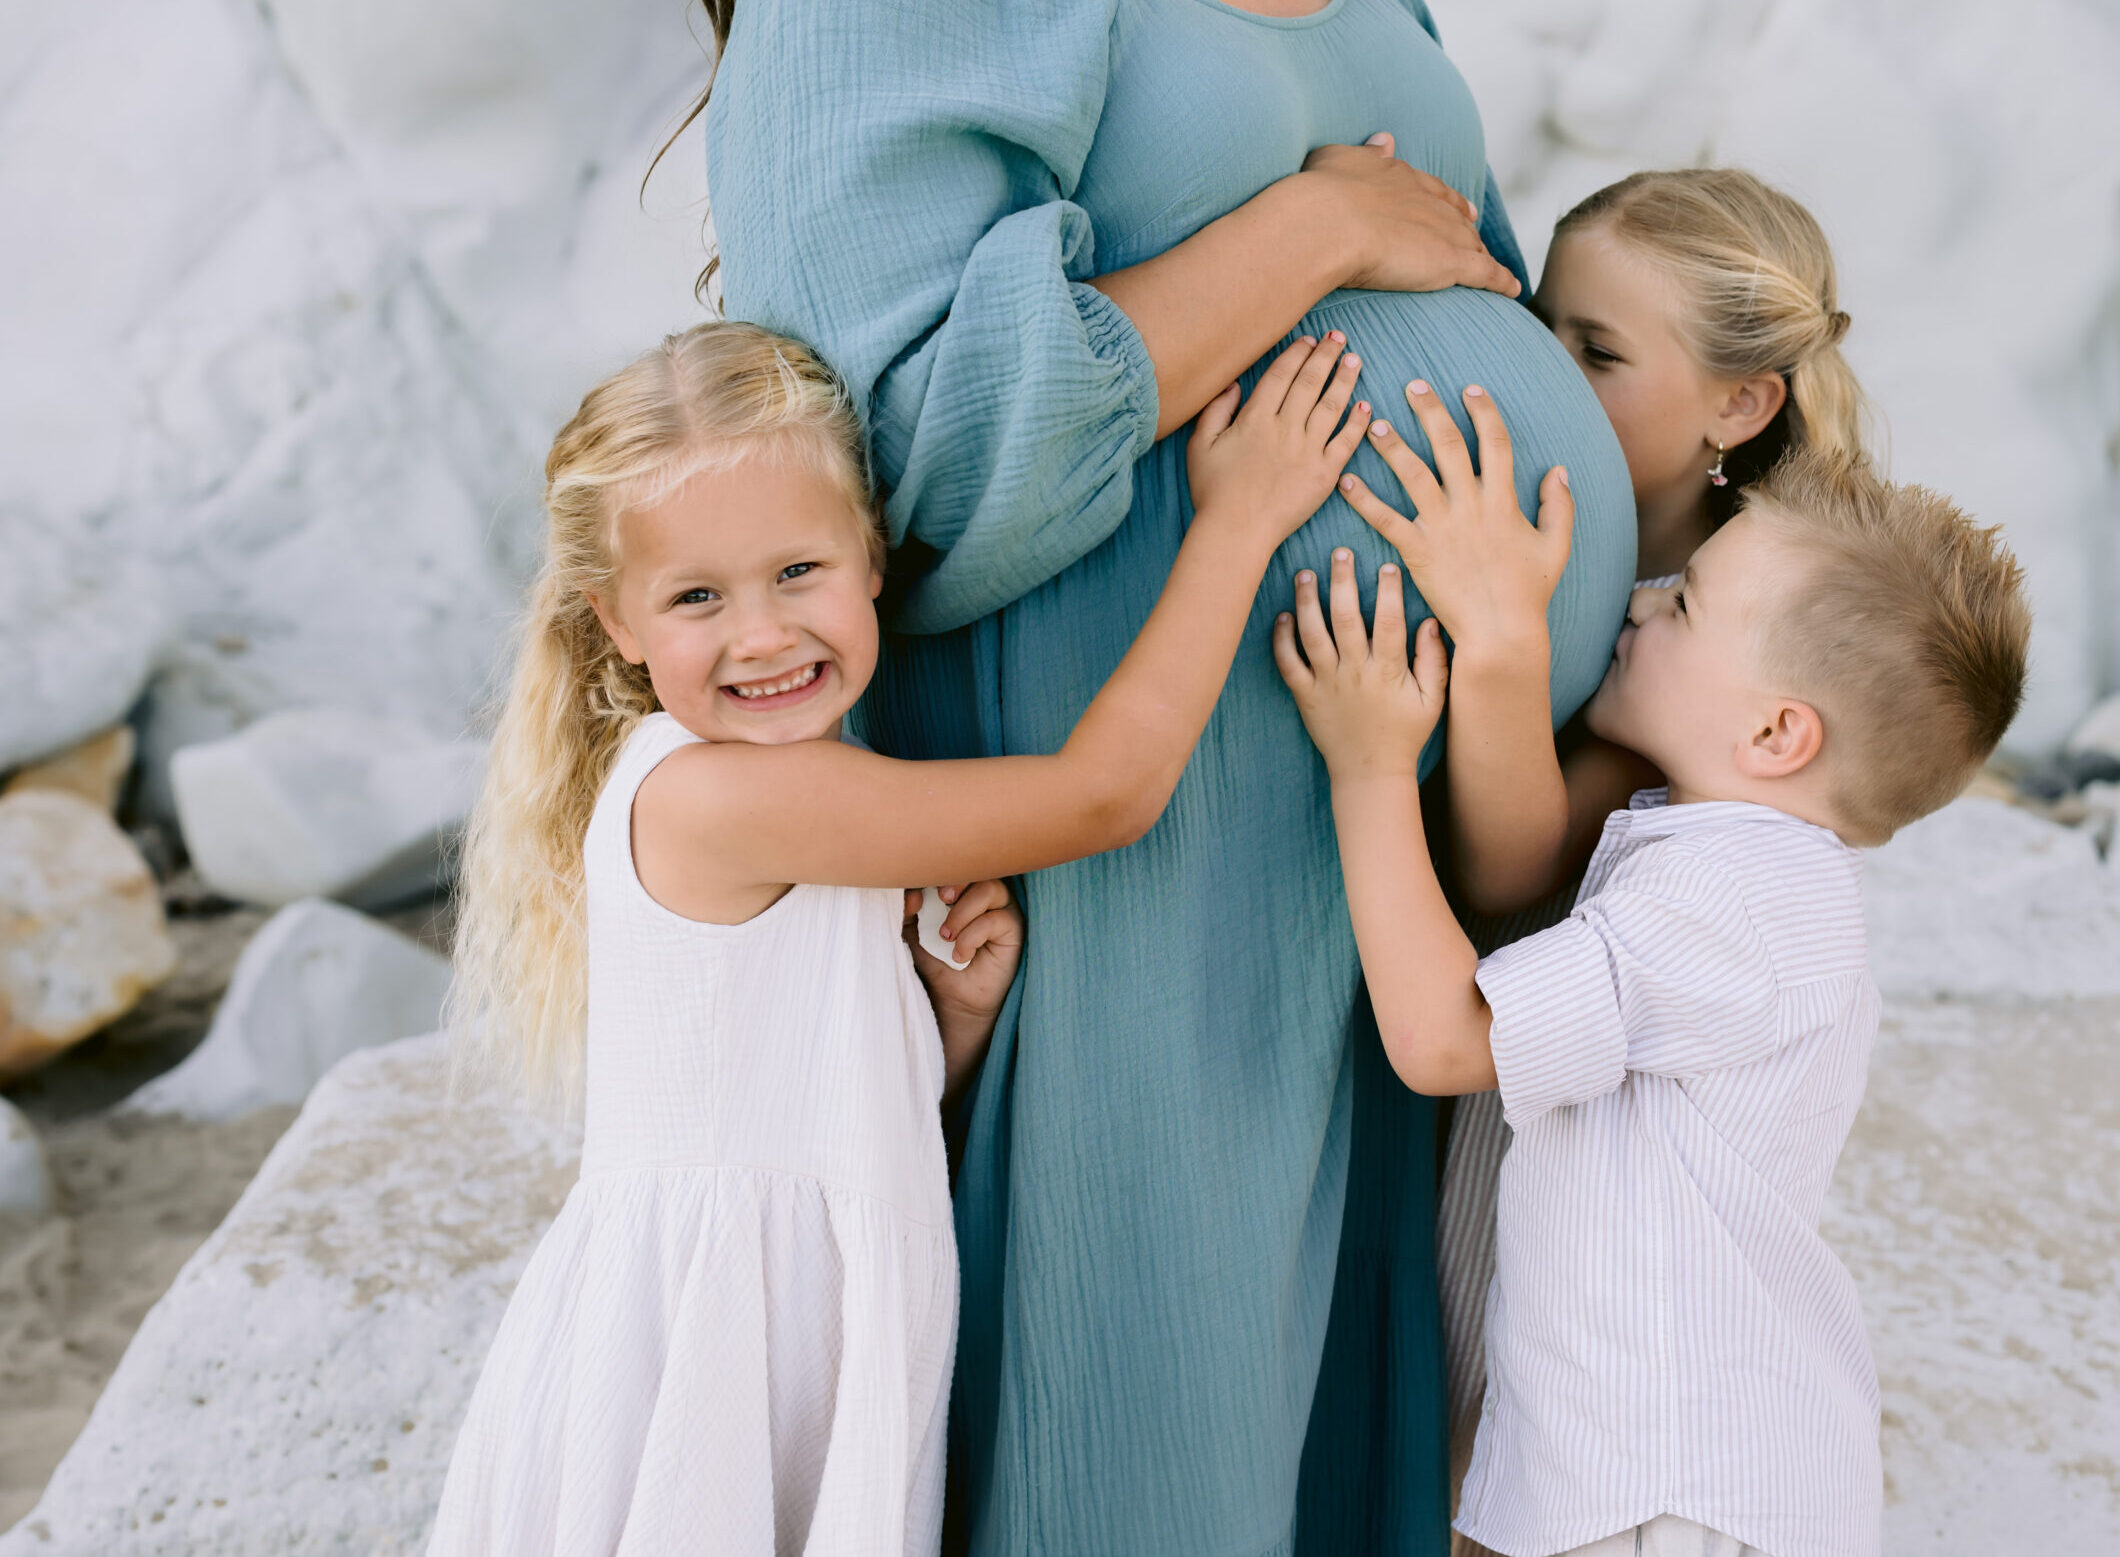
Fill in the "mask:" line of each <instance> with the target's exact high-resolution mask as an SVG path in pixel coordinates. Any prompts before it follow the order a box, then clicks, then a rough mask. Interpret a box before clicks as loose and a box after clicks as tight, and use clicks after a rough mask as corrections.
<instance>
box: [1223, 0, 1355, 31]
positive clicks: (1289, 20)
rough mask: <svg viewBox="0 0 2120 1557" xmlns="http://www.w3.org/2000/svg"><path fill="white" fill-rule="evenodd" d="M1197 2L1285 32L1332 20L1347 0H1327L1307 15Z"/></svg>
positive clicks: (1246, 20)
mask: <svg viewBox="0 0 2120 1557" xmlns="http://www.w3.org/2000/svg"><path fill="white" fill-rule="evenodd" d="M1196 3H1197V4H1200V5H1204V6H1206V7H1207V8H1208V9H1209V10H1210V11H1220V12H1222V13H1223V14H1224V15H1227V16H1233V17H1235V18H1236V19H1237V20H1238V21H1240V22H1250V23H1252V24H1253V25H1254V26H1258V27H1273V28H1278V29H1280V30H1282V31H1284V32H1296V31H1300V30H1301V29H1303V28H1305V27H1315V26H1317V25H1319V24H1320V23H1321V22H1326V21H1330V20H1331V19H1332V18H1333V17H1334V16H1336V15H1338V14H1339V12H1340V10H1341V8H1342V7H1344V6H1345V5H1346V4H1347V0H1325V3H1324V4H1323V5H1322V6H1320V7H1319V8H1318V9H1317V10H1315V11H1312V12H1310V13H1309V14H1308V15H1305V16H1262V15H1260V14H1259V13H1258V12H1257V11H1247V10H1245V9H1244V7H1242V6H1240V5H1232V4H1230V3H1229V0H1196Z"/></svg>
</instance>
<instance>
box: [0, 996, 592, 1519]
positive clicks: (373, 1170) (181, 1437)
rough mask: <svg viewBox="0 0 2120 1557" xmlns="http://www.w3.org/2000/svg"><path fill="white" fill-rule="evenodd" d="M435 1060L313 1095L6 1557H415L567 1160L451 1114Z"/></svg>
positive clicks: (390, 1050) (491, 1108)
mask: <svg viewBox="0 0 2120 1557" xmlns="http://www.w3.org/2000/svg"><path fill="white" fill-rule="evenodd" d="M444 1071H445V1067H444V1056H443V1039H442V1038H441V1037H440V1036H438V1035H436V1036H430V1037H424V1038H417V1039H412V1040H409V1041H407V1042H403V1043H395V1044H390V1045H387V1046H385V1047H383V1048H380V1049H370V1050H366V1051H363V1052H362V1053H360V1054H356V1055H354V1056H352V1057H351V1058H349V1059H348V1060H346V1061H345V1062H344V1063H343V1064H341V1065H340V1066H339V1067H338V1068H337V1069H336V1070H334V1071H333V1072H332V1073H331V1074H330V1075H329V1076H327V1077H326V1078H325V1079H324V1080H323V1082H322V1083H320V1084H319V1085H318V1087H317V1088H316V1090H315V1091H314V1092H313V1093H311V1094H310V1098H309V1101H308V1104H307V1105H306V1106H305V1107H304V1108H303V1110H302V1115H301V1117H300V1118H299V1119H297V1120H296V1121H295V1123H294V1125H293V1126H292V1127H291V1128H290V1129H289V1130H288V1132H287V1134H286V1135H285V1136H284V1137H283V1138H282V1139H281V1141H280V1144H279V1145H278V1146H277V1147H275V1148H274V1149H273V1153H272V1155H271V1156H270V1157H269V1158H267V1159H266V1162H265V1165H264V1167H263V1168H262V1169H260V1170H259V1173H258V1176H257V1178H256V1179H255V1180H254V1181H253V1182H252V1184H251V1186H250V1188H249V1189H248V1190H246V1191H245V1192H244V1195H243V1198H242V1199H241V1200H240V1201H239V1202H237V1204H236V1206H235V1209H234V1210H232V1211H231V1212H230V1213H229V1215H228V1219H227V1220H226V1221H225V1222H224V1223H222V1225H221V1227H220V1228H219V1229H218V1230H217V1231H216V1232H215V1233H214V1235H213V1236H212V1237H211V1238H209V1239H208V1240H207V1241H206V1243H205V1244H204V1245H202V1246H201V1247H200V1249H199V1252H198V1253H197V1254H196V1255H194V1256H193V1258H192V1260H191V1262H190V1263H189V1264H187V1265H186V1266H185V1267H184V1270H183V1273H182V1274H180V1275H179V1276H178V1277H177V1279H176V1281H175V1283H174V1284H172V1286H171V1287H170V1289H169V1292H168V1294H167V1295H166V1296H164V1297H163V1299H162V1301H161V1302H159V1303H158V1304H156V1305H155V1307H154V1309H153V1310H152V1311H151V1312H150V1313H149V1314H148V1316H147V1319H146V1321H145V1323H143V1324H142V1325H141V1327H140V1330H139V1333H138V1334H137V1335H136V1336H135V1337H134V1338H133V1342H132V1345H131V1347H130V1349H129V1350H127V1352H126V1354H125V1356H124V1359H123V1360H122V1361H121V1362H120V1363H119V1364H118V1368H117V1371H116V1373H115V1374H114V1375H113V1376H112V1378H111V1381H110V1384H109V1386H108V1387H107V1388H106V1389H105V1390H104V1392H103V1396H102V1398H101V1399H100V1400H98V1401H97V1403H96V1409H95V1414H94V1415H93V1416H91V1417H90V1419H89V1422H88V1425H87V1427H86V1428H84V1429H83V1431H82V1433H81V1436H80V1437H79V1438H78V1439H77V1440H76V1441H75V1443H74V1446H73V1448H72V1449H71V1450H69V1451H68V1453H67V1456H66V1458H65V1460H64V1461H63V1462H62V1463H61V1464H60V1466H59V1468H58V1470H57V1471H56V1472H55V1473H54V1474H53V1476H52V1479H51V1482H50V1484H49V1485H48V1486H47V1487H46V1489H45V1492H44V1497H43V1500H42V1501H41V1502H39V1503H38V1505H37V1506H36V1508H35V1509H34V1510H32V1511H31V1512H30V1513H29V1514H28V1515H27V1516H26V1517H25V1518H24V1519H23V1520H22V1521H21V1523H19V1524H17V1525H16V1526H15V1528H14V1529H13V1530H12V1531H11V1532H10V1533H8V1534H6V1535H4V1536H0V1557H32V1554H33V1557H146V1554H150V1553H153V1554H168V1557H179V1554H185V1557H189V1554H195V1553H206V1552H212V1553H215V1554H216V1557H267V1554H271V1557H278V1554H282V1553H287V1552H304V1553H312V1554H317V1557H383V1554H396V1553H403V1554H412V1553H417V1552H419V1551H420V1550H421V1548H422V1545H423V1544H424V1541H425V1538H426V1532H427V1528H428V1525H429V1523H430V1522H431V1520H432V1518H433V1512H434V1505H435V1502H436V1499H437V1498H438V1497H439V1495H440V1492H441V1482H442V1475H443V1472H444V1470H445V1469H446V1468H447V1465H448V1460H449V1452H450V1449H451V1448H452V1447H453V1445H454V1443H455V1439H456V1430H457V1424H458V1423H459V1421H460V1420H461V1419H462V1417H463V1413H464V1407H465V1405H466V1404H467V1403H468V1401H469V1399H470V1394H471V1387H472V1385H473V1383H474V1382H475V1381H476V1379H477V1376H478V1370H479V1365H480V1364H481V1363H482V1362H483V1361H484V1360H485V1355H486V1348H487V1347H488V1345H489V1344H490V1343H491V1341H492V1338H493V1331H494V1328H495V1326H496V1325H498V1324H499V1322H500V1316H501V1311H502V1309H503V1308H504V1307H505V1306H506V1304H507V1301H508V1295H509V1293H510V1292H511V1291H512V1290H513V1288H514V1286H515V1282H516V1279H517V1277H518V1276H520V1275H521V1273H522V1268H523V1262H524V1261H525V1260H526V1259H527V1258H528V1256H529V1253H530V1250H531V1248H532V1246H533V1245H534V1244H535V1243H536V1241H537V1239H538V1238H539V1237H540V1236H541V1235H542V1234H543V1232H544V1230H545V1228H546V1227H547V1226H548V1225H549V1224H550V1222H551V1220H552V1217H553V1215H554V1214H555V1213H556V1212H557V1210H558V1208H559V1203H560V1201H561V1199H562V1198H564V1196H565V1194H566V1191H567V1188H568V1186H569V1185H570V1184H571V1183H572V1181H573V1177H574V1162H575V1147H574V1142H573V1139H572V1137H571V1135H570V1133H569V1132H568V1131H566V1130H564V1129H562V1128H561V1127H559V1126H558V1125H556V1124H554V1123H552V1122H551V1121H549V1120H546V1119H543V1118H541V1117H539V1116H537V1115H534V1114H531V1113H528V1112H525V1111H523V1110H521V1109H519V1108H515V1107H511V1106H509V1105H508V1104H506V1103H505V1102H501V1101H497V1100H494V1099H491V1098H481V1099H477V1100H474V1101H472V1102H469V1103H466V1104H452V1103H451V1102H450V1101H449V1100H448V1096H447V1093H448V1088H447V1085H446V1079H445V1074H444Z"/></svg>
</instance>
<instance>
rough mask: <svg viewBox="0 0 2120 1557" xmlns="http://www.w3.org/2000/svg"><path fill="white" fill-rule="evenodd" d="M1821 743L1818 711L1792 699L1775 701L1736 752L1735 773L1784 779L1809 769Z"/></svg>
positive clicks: (1822, 727)
mask: <svg viewBox="0 0 2120 1557" xmlns="http://www.w3.org/2000/svg"><path fill="white" fill-rule="evenodd" d="M1825 744H1826V726H1825V721H1824V720H1823V719H1821V718H1819V717H1818V710H1817V709H1815V708H1813V707H1812V706H1811V705H1810V704H1809V703H1803V702H1798V701H1797V700H1796V699H1794V698H1779V699H1777V700H1775V701H1774V702H1772V703H1769V704H1768V705H1767V711H1766V718H1765V719H1764V720H1763V721H1761V723H1760V724H1759V725H1758V726H1756V727H1755V728H1754V729H1753V731H1752V736H1751V739H1750V740H1748V741H1746V742H1745V744H1744V746H1743V747H1742V748H1741V749H1740V750H1739V751H1738V754H1737V767H1738V771H1739V772H1741V773H1743V774H1744V775H1745V776H1746V777H1747V778H1755V779H1777V778H1788V777H1789V776H1790V775H1792V774H1795V773H1800V772H1802V771H1803V770H1804V769H1805V768H1807V767H1809V766H1810V765H1811V763H1812V761H1813V760H1814V759H1815V758H1816V757H1817V756H1818V754H1819V752H1821V751H1822V750H1824V749H1825Z"/></svg>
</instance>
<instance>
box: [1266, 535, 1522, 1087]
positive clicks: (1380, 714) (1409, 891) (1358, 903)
mask: <svg viewBox="0 0 2120 1557" xmlns="http://www.w3.org/2000/svg"><path fill="white" fill-rule="evenodd" d="M1299 641H1300V643H1301V645H1302V651H1301V653H1298V651H1297V644H1298V642H1299ZM1274 659H1275V661H1276V662H1277V663H1278V664H1279V666H1280V668H1281V676H1282V679H1283V680H1285V681H1286V682H1287V683H1288V687H1289V690H1290V691H1291V692H1293V693H1294V694H1295V699H1296V707H1297V708H1298V709H1299V710H1300V711H1301V712H1302V715H1303V725H1304V728H1305V729H1307V730H1309V731H1310V737H1311V739H1312V740H1313V741H1315V742H1316V743H1317V747H1318V750H1319V751H1320V752H1321V753H1323V755H1324V758H1325V766H1326V769H1327V771H1328V772H1330V773H1331V775H1332V817H1333V824H1334V827H1335V828H1336V829H1337V831H1338V833H1339V838H1340V866H1341V870H1342V872H1343V873H1344V874H1345V876H1346V880H1347V907H1348V912H1349V913H1350V914H1351V915H1352V917H1353V920H1354V937H1355V944H1356V946H1357V947H1358V948H1359V949H1360V951H1361V954H1362V976H1363V977H1364V978H1365V979H1366V980H1367V981H1368V984H1369V999H1370V1003H1371V1005H1372V1006H1374V1007H1375V1010H1376V1018H1377V1030H1378V1031H1379V1033H1381V1034H1382V1036H1383V1040H1384V1052H1385V1053H1386V1054H1387V1055H1389V1056H1390V1058H1391V1065H1392V1069H1393V1070H1395V1071H1397V1072H1398V1075H1399V1079H1400V1080H1401V1081H1403V1082H1405V1083H1406V1085H1407V1086H1409V1087H1411V1088H1413V1089H1414V1090H1415V1091H1416V1092H1425V1093H1428V1094H1430V1095H1433V1096H1452V1095H1455V1094H1458V1093H1464V1092H1485V1091H1488V1090H1490V1089H1491V1088H1492V1087H1493V1086H1494V1084H1495V1078H1494V1051H1493V1048H1492V1045H1491V1042H1490V1032H1491V1029H1492V1026H1493V1014H1492V1012H1491V1011H1490V1010H1489V1009H1488V1006H1487V999H1486V997H1485V996H1484V995H1482V994H1481V993H1480V988H1479V985H1478V984H1477V983H1475V982H1474V980H1473V974H1474V971H1475V970H1476V969H1477V968H1478V966H1479V957H1478V955H1477V954H1476V953H1475V952H1474V951H1473V949H1472V943H1471V942H1470V941H1468V940H1467V939H1466V938H1465V932H1464V931H1463V930H1461V929H1460V928H1458V922H1457V919H1456V916H1455V915H1453V914H1452V913H1451V911H1450V905H1449V904H1448V903H1447V902H1446V901H1445V900H1444V898H1443V889H1442V886H1441V884H1440V883H1438V882H1437V880H1436V876H1435V866H1434V865H1433V863H1432V862H1431V861H1430V859H1429V854H1428V840H1427V838H1426V836H1425V835H1424V834H1423V832H1422V830H1421V801H1420V779H1419V772H1420V760H1421V748H1422V746H1424V745H1425V744H1426V743H1427V740H1428V737H1429V734H1430V733H1431V732H1432V731H1433V730H1434V729H1435V725H1436V720H1437V719H1438V717H1440V715H1441V713H1442V710H1443V691H1444V685H1445V683H1446V681H1447V680H1448V679H1449V674H1450V672H1449V667H1448V666H1447V665H1446V663H1445V661H1444V656H1443V640H1442V634H1441V633H1440V632H1439V631H1438V630H1437V628H1436V625H1435V623H1434V622H1432V621H1428V622H1423V623H1422V624H1421V626H1420V631H1419V633H1418V635H1417V637H1416V639H1415V645H1414V653H1413V659H1412V661H1411V663H1410V664H1409V662H1408V660H1407V655H1406V617H1405V607H1404V604H1403V603H1402V598H1401V596H1400V593H1399V580H1398V570H1397V569H1396V568H1393V567H1391V566H1390V565H1389V564H1386V565H1385V567H1384V569H1383V571H1382V572H1381V573H1380V574H1379V576H1378V579H1377V612H1376V637H1375V641H1374V643H1372V642H1371V640H1370V637H1369V635H1368V634H1367V633H1365V632H1364V631H1363V629H1362V613H1361V605H1360V600H1359V597H1358V596H1357V594H1356V592H1355V583H1354V559H1353V557H1352V555H1351V554H1350V553H1348V552H1346V551H1344V550H1343V551H1337V552H1334V553H1333V558H1332V626H1331V627H1330V628H1329V629H1328V628H1327V627H1326V624H1325V618H1324V615H1323V613H1322V612H1321V611H1320V609H1319V605H1318V592H1317V582H1316V580H1315V579H1314V578H1313V577H1311V575H1309V574H1307V573H1306V574H1300V575H1298V576H1297V579H1296V609H1295V614H1294V617H1293V618H1292V619H1291V618H1290V617H1288V616H1287V615H1283V616H1282V618H1281V619H1280V620H1279V621H1278V622H1277V623H1276V624H1275V627H1274Z"/></svg>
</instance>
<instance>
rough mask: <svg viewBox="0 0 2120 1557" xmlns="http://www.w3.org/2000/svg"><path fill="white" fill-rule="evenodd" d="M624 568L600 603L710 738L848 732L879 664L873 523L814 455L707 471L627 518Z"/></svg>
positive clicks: (680, 713) (678, 708) (768, 739)
mask: <svg viewBox="0 0 2120 1557" xmlns="http://www.w3.org/2000/svg"><path fill="white" fill-rule="evenodd" d="M617 531H618V533H617V536H616V538H615V539H616V550H617V554H618V572H617V575H616V577H615V579H614V581H613V586H612V588H611V590H610V592H609V594H608V595H604V596H598V597H595V598H594V599H593V600H592V603H593V604H594V605H595V607H596V614H597V616H598V618H599V619H600V620H601V621H602V622H603V624H604V630H605V631H606V632H608V633H609V634H610V635H611V640H612V642H614V643H615V644H617V645H618V649H619V652H620V653H621V654H623V655H624V656H625V657H626V659H628V660H629V661H631V662H632V663H634V664H636V665H638V664H641V663H643V662H645V663H646V665H647V667H648V678H649V680H650V681H651V682H652V683H653V684H654V687H655V695H656V698H657V699H658V700H659V701H660V702H661V704H662V706H663V707H664V708H665V709H666V710H667V711H668V712H669V713H670V714H671V715H672V716H673V717H675V718H676V720H677V722H678V723H679V724H681V725H683V726H684V727H685V728H686V729H687V730H689V731H691V732H692V733H693V734H694V735H697V736H699V737H700V738H701V739H703V740H709V741H747V742H750V743H752V744H754V745H761V746H777V745H784V744H787V743H789V742H793V741H812V740H821V739H836V738H837V737H838V734H839V724H840V720H841V719H842V718H843V717H844V716H845V714H846V712H847V710H848V709H850V708H852V707H853V706H854V703H855V700H856V699H857V698H859V697H860V696H861V693H862V690H863V689H864V688H865V687H867V686H868V684H869V678H870V676H872V675H873V674H874V673H875V670H876V654H877V642H878V632H877V625H876V606H875V599H876V595H877V594H878V592H879V591H881V590H882V588H883V574H882V573H881V572H880V571H879V570H878V568H877V566H876V564H875V562H874V561H873V559H872V553H871V551H870V544H871V543H870V541H869V536H868V519H867V517H866V516H865V515H864V514H862V513H861V512H860V511H859V510H858V509H856V508H855V507H854V506H853V504H851V503H850V502H848V500H847V496H846V493H845V491H844V489H843V488H842V487H841V486H840V485H839V484H838V483H836V482H834V481H832V480H831V479H830V478H829V477H828V476H826V475H824V474H823V473H821V472H820V471H818V470H817V469H815V468H813V466H812V465H811V464H810V463H809V462H808V461H805V460H802V459H800V458H797V457H793V455H792V451H790V455H789V457H785V458H776V457H773V455H772V454H770V453H760V454H757V455H751V456H747V457H745V458H742V459H739V460H738V461H737V462H736V463H735V464H733V465H730V466H727V467H726V468H722V469H715V470H704V471H701V472H699V473H698V474H696V475H694V476H692V477H691V478H690V479H689V480H687V481H686V482H685V483H684V484H683V485H682V486H680V487H678V488H676V489H675V490H674V491H672V492H670V493H668V494H667V495H665V496H664V497H662V498H661V499H660V500H659V501H657V502H654V503H652V504H647V505H644V506H642V507H639V508H634V509H630V510H628V511H626V512H625V513H624V514H622V515H621V516H620V518H619V520H618V526H617Z"/></svg>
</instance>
